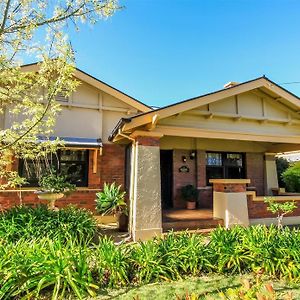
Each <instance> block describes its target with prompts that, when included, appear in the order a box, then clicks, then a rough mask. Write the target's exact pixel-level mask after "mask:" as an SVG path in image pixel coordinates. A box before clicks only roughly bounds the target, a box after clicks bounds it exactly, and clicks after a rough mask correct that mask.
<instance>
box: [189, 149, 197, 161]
mask: <svg viewBox="0 0 300 300" xmlns="http://www.w3.org/2000/svg"><path fill="white" fill-rule="evenodd" d="M195 158H196V151H192V152H191V153H190V159H191V160H193V159H195Z"/></svg>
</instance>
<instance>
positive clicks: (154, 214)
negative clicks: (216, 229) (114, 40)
mask: <svg viewBox="0 0 300 300" xmlns="http://www.w3.org/2000/svg"><path fill="white" fill-rule="evenodd" d="M36 67H37V66H36V65H35V64H33V65H28V66H24V70H26V71H34V70H35V68H36ZM74 76H75V78H77V80H79V81H80V82H81V85H80V86H79V87H78V89H77V90H76V92H74V93H73V94H72V95H71V96H70V97H69V98H68V99H65V98H64V99H58V100H60V102H61V105H62V107H63V109H62V112H61V114H60V116H59V118H58V120H57V124H56V128H55V136H57V137H60V138H62V139H65V141H66V147H65V148H64V149H61V150H59V153H58V157H59V159H60V160H61V164H60V165H61V166H62V167H65V168H68V167H70V166H71V165H72V166H73V169H75V170H77V171H76V176H75V175H74V183H75V184H76V185H77V186H78V189H77V191H76V192H74V193H73V194H72V195H70V196H69V197H67V198H66V199H62V200H58V201H57V204H58V206H62V205H66V204H69V203H71V204H76V205H78V206H80V207H85V208H88V209H91V210H93V209H94V208H95V202H94V199H95V193H96V192H97V191H99V190H101V187H102V185H103V183H104V182H116V183H117V184H122V185H123V187H124V189H126V191H127V194H128V204H129V207H130V213H129V230H130V231H131V233H132V234H133V237H134V239H146V238H148V237H152V236H154V235H157V234H161V232H162V231H163V230H164V229H171V228H175V229H176V226H175V224H174V220H176V221H178V222H179V223H180V221H186V222H187V223H184V222H183V223H181V224H186V228H193V227H194V228H195V227H197V226H198V225H199V223H197V220H198V221H199V220H200V219H201V218H203V219H210V220H211V221H212V222H211V223H210V225H211V224H213V222H215V221H219V220H220V219H224V220H225V219H226V220H227V221H226V220H225V223H226V222H229V223H228V224H230V222H231V223H234V222H233V221H232V217H233V215H234V214H235V212H234V211H236V213H237V215H239V214H242V215H239V216H238V217H237V219H239V220H238V221H239V222H238V223H242V224H243V223H245V224H249V223H250V224H251V223H253V224H255V223H268V222H271V221H272V219H271V218H272V217H273V216H272V214H270V212H268V211H267V210H266V206H265V204H264V202H263V197H264V196H265V195H272V189H276V188H278V179H277V172H276V164H275V155H276V154H278V153H284V152H289V151H298V150H300V114H299V113H300V99H299V98H298V97H297V96H296V95H294V94H292V93H290V92H289V91H287V90H285V89H284V88H282V87H280V86H279V85H277V84H276V83H274V82H272V81H271V80H269V79H268V78H266V77H259V78H256V79H254V80H250V81H247V82H244V83H235V82H230V83H229V84H227V85H226V86H224V88H223V89H221V90H218V91H215V92H212V93H209V94H206V95H201V96H198V97H195V98H192V99H188V100H184V101H181V102H178V103H175V104H172V105H168V106H165V107H162V108H158V109H152V108H151V107H149V106H147V105H145V104H143V103H142V102H140V101H138V100H136V99H134V98H132V97H130V96H128V95H126V94H124V93H122V92H121V91H119V90H117V89H115V88H113V87H111V86H109V85H107V84H106V83H104V82H102V81H100V80H98V79H96V78H94V77H92V76H91V75H88V74H86V73H85V72H83V71H81V70H79V69H76V71H75V74H74ZM1 122H2V126H3V128H6V127H8V126H9V125H10V119H9V116H7V115H5V117H4V118H3V119H2V120H1ZM75 166H76V167H75ZM13 167H14V168H15V169H17V170H19V172H20V174H23V175H25V172H24V169H23V168H22V162H21V161H20V162H15V163H14V166H13ZM76 168H77V169H76ZM25 176H26V175H25ZM187 184H192V185H194V186H196V187H197V190H198V200H197V210H196V211H194V212H193V214H194V215H193V217H192V218H189V212H186V211H185V210H184V209H185V202H184V201H183V199H182V197H181V193H180V190H181V188H182V187H183V186H185V185H187ZM35 185H36V182H34V181H32V182H31V186H29V187H24V189H23V203H25V204H34V203H36V202H37V201H38V200H37V199H36V196H35V195H34V193H33V191H34V190H35ZM232 195H233V196H232ZM231 196H232V197H233V198H232V199H234V200H232V199H231V198H230V197H231ZM228 197H229V198H228ZM292 198H293V199H295V200H300V198H299V199H298V198H297V196H293V197H292ZM292 198H291V196H278V199H277V200H278V201H282V200H285V199H288V200H290V199H292ZM232 201H234V202H232ZM18 202H19V200H18V194H17V192H16V191H14V190H6V191H1V193H0V208H1V209H7V208H8V207H10V206H12V205H16V204H18ZM224 203H227V204H226V205H225V206H224V205H223V204H224ZM232 203H233V204H232ZM176 212H178V213H176ZM201 213H203V214H204V215H205V216H204V217H203V215H201ZM172 214H173V215H172ZM174 214H175V215H176V216H175V217H174ZM207 216H208V217H207ZM173 217H174V218H173ZM230 218H231V219H230ZM230 220H231V221H230ZM289 221H290V223H300V208H299V209H296V211H295V212H294V213H293V215H292V216H291V217H289ZM218 224H219V223H218ZM226 224H227V223H226ZM183 226H184V225H183Z"/></svg>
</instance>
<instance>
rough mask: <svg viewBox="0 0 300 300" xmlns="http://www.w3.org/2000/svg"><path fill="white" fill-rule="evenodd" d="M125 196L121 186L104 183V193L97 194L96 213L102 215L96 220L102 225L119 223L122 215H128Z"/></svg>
mask: <svg viewBox="0 0 300 300" xmlns="http://www.w3.org/2000/svg"><path fill="white" fill-rule="evenodd" d="M125 194H126V192H124V191H121V185H119V186H116V183H115V182H113V183H112V184H107V183H104V186H103V191H101V192H99V193H97V194H96V200H95V201H96V211H97V212H98V213H99V214H100V215H101V216H100V218H97V217H96V219H97V220H98V221H99V222H101V223H112V222H119V218H120V216H121V214H127V204H126V202H125Z"/></svg>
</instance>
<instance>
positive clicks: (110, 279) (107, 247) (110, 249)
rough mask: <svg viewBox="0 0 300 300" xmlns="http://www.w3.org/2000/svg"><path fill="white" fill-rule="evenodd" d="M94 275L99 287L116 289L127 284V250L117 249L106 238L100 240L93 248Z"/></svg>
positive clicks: (123, 248)
mask: <svg viewBox="0 0 300 300" xmlns="http://www.w3.org/2000/svg"><path fill="white" fill-rule="evenodd" d="M94 257H95V262H96V264H95V268H96V271H95V274H97V275H98V276H99V277H98V281H99V282H100V285H101V286H109V287H118V286H125V285H127V284H128V283H129V273H128V271H129V260H128V249H127V248H126V247H124V246H120V247H117V246H116V245H115V244H114V243H113V241H112V240H111V239H109V238H107V237H104V238H102V239H101V240H100V242H99V244H98V245H97V246H96V248H95V252H94Z"/></svg>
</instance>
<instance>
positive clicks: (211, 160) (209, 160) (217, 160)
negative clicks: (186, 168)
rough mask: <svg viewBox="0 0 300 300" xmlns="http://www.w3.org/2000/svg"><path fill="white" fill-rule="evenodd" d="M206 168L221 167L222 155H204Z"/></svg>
mask: <svg viewBox="0 0 300 300" xmlns="http://www.w3.org/2000/svg"><path fill="white" fill-rule="evenodd" d="M206 165H207V166H222V153H206Z"/></svg>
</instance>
